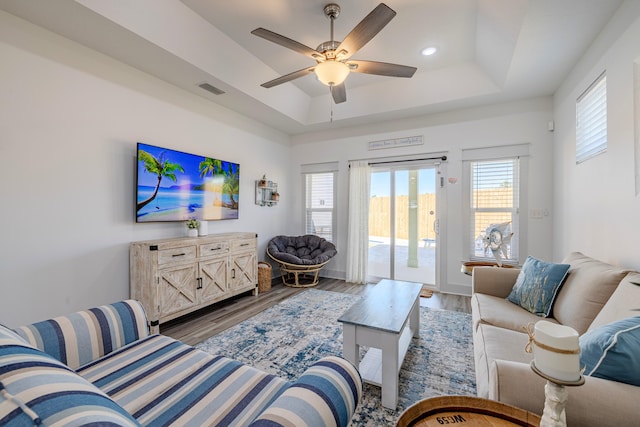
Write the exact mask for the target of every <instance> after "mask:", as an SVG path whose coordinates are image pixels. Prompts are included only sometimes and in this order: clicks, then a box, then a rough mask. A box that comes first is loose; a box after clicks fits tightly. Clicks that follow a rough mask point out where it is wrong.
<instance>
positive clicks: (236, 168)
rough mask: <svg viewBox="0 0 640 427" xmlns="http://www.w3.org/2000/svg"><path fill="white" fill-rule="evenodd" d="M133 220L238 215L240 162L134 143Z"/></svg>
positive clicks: (208, 219)
mask: <svg viewBox="0 0 640 427" xmlns="http://www.w3.org/2000/svg"><path fill="white" fill-rule="evenodd" d="M137 159H138V165H137V167H138V172H137V176H138V182H137V201H136V220H137V221H138V222H153V221H186V220H187V219H191V218H195V219H199V220H205V221H214V220H220V219H237V218H238V200H239V197H238V195H239V188H240V165H238V164H237V163H232V162H226V161H223V160H218V159H214V158H211V157H204V156H198V155H194V154H189V153H183V152H180V151H175V150H170V149H167V148H161V147H155V146H152V145H146V144H141V143H140V144H138V155H137Z"/></svg>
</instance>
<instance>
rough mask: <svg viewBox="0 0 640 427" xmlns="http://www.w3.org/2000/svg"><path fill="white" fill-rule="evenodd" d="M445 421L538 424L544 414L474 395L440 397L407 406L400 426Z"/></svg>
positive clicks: (509, 426) (498, 426)
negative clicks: (539, 414) (540, 414)
mask: <svg viewBox="0 0 640 427" xmlns="http://www.w3.org/2000/svg"><path fill="white" fill-rule="evenodd" d="M444 424H456V425H460V426H486V427H513V426H520V427H538V426H539V425H540V416H538V415H536V414H534V413H532V412H528V411H525V410H524V409H520V408H516V407H515V406H512V405H507V404H506V403H502V402H496V401H494V400H489V399H482V398H480V397H471V396H438V397H432V398H430V399H425V400H421V401H419V402H417V403H415V404H414V405H412V406H410V407H409V408H407V409H406V410H405V411H404V412H403V413H402V414H401V415H400V418H399V419H398V422H397V423H396V427H435V426H441V425H444Z"/></svg>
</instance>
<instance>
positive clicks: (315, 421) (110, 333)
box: [0, 300, 362, 427]
mask: <svg viewBox="0 0 640 427" xmlns="http://www.w3.org/2000/svg"><path fill="white" fill-rule="evenodd" d="M361 394H362V382H361V379H360V375H359V373H358V371H357V370H356V369H355V368H354V367H353V366H352V365H351V364H350V363H349V362H347V361H346V360H344V359H341V358H338V357H326V358H323V359H320V360H319V361H317V362H316V363H315V364H313V365H312V366H310V367H309V368H308V369H307V370H306V371H305V373H304V374H302V375H301V376H300V378H299V379H298V380H297V381H295V382H288V381H285V380H284V379H282V378H278V377H276V376H274V375H270V374H267V373H266V372H262V371H260V370H258V369H255V368H252V367H250V366H247V365H244V364H242V363H240V362H237V361H234V360H231V359H228V358H226V357H223V356H212V355H210V354H207V353H205V352H202V351H200V350H197V349H195V348H193V347H191V346H188V345H186V344H183V343H181V342H179V341H177V340H174V339H172V338H169V337H167V336H164V335H149V334H148V330H147V319H146V316H145V314H144V310H143V308H142V306H141V305H140V304H139V303H138V302H137V301H133V300H127V301H121V302H117V303H114V304H110V305H106V306H102V307H97V308H93V309H89V310H85V311H80V312H77V313H73V314H70V315H67V316H61V317H57V318H55V319H50V320H45V321H42V322H38V323H34V324H31V325H27V326H22V327H19V328H16V329H14V330H11V329H9V328H6V327H4V326H1V325H0V425H2V426H34V425H43V426H49V425H56V426H83V425H92V426H139V425H143V426H169V425H171V426H198V427H200V426H213V425H220V426H246V425H250V426H269V427H271V426H285V427H289V426H291V427H293V426H295V427H303V426H346V425H347V424H348V423H349V421H350V419H351V416H352V415H353V413H354V411H355V408H356V406H357V404H358V402H359V400H360V397H361Z"/></svg>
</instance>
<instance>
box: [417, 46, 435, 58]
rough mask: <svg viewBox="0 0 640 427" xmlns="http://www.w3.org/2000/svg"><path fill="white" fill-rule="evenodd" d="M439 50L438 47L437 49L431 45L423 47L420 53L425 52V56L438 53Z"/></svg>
mask: <svg viewBox="0 0 640 427" xmlns="http://www.w3.org/2000/svg"><path fill="white" fill-rule="evenodd" d="M437 51H438V49H436V48H435V47H433V46H430V47H425V48H424V49H422V51H421V52H420V53H421V54H423V55H424V56H431V55H433V54H434V53H436V52H437Z"/></svg>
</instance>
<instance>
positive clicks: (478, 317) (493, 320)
mask: <svg viewBox="0 0 640 427" xmlns="http://www.w3.org/2000/svg"><path fill="white" fill-rule="evenodd" d="M471 306H472V310H471V313H472V317H473V328H474V330H475V329H477V328H478V326H479V325H480V324H488V325H493V326H498V327H501V328H506V329H511V330H512V331H516V332H524V331H525V329H524V328H525V327H526V326H527V325H528V324H529V323H531V322H537V321H538V320H540V317H538V316H536V315H535V314H533V313H530V312H528V311H527V310H523V309H522V308H521V307H520V306H518V305H515V304H513V303H511V302H510V301H508V300H506V299H504V298H500V297H495V296H493V295H485V294H473V295H472V296H471ZM547 320H549V321H550V322H555V320H554V319H552V318H548V319H547Z"/></svg>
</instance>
